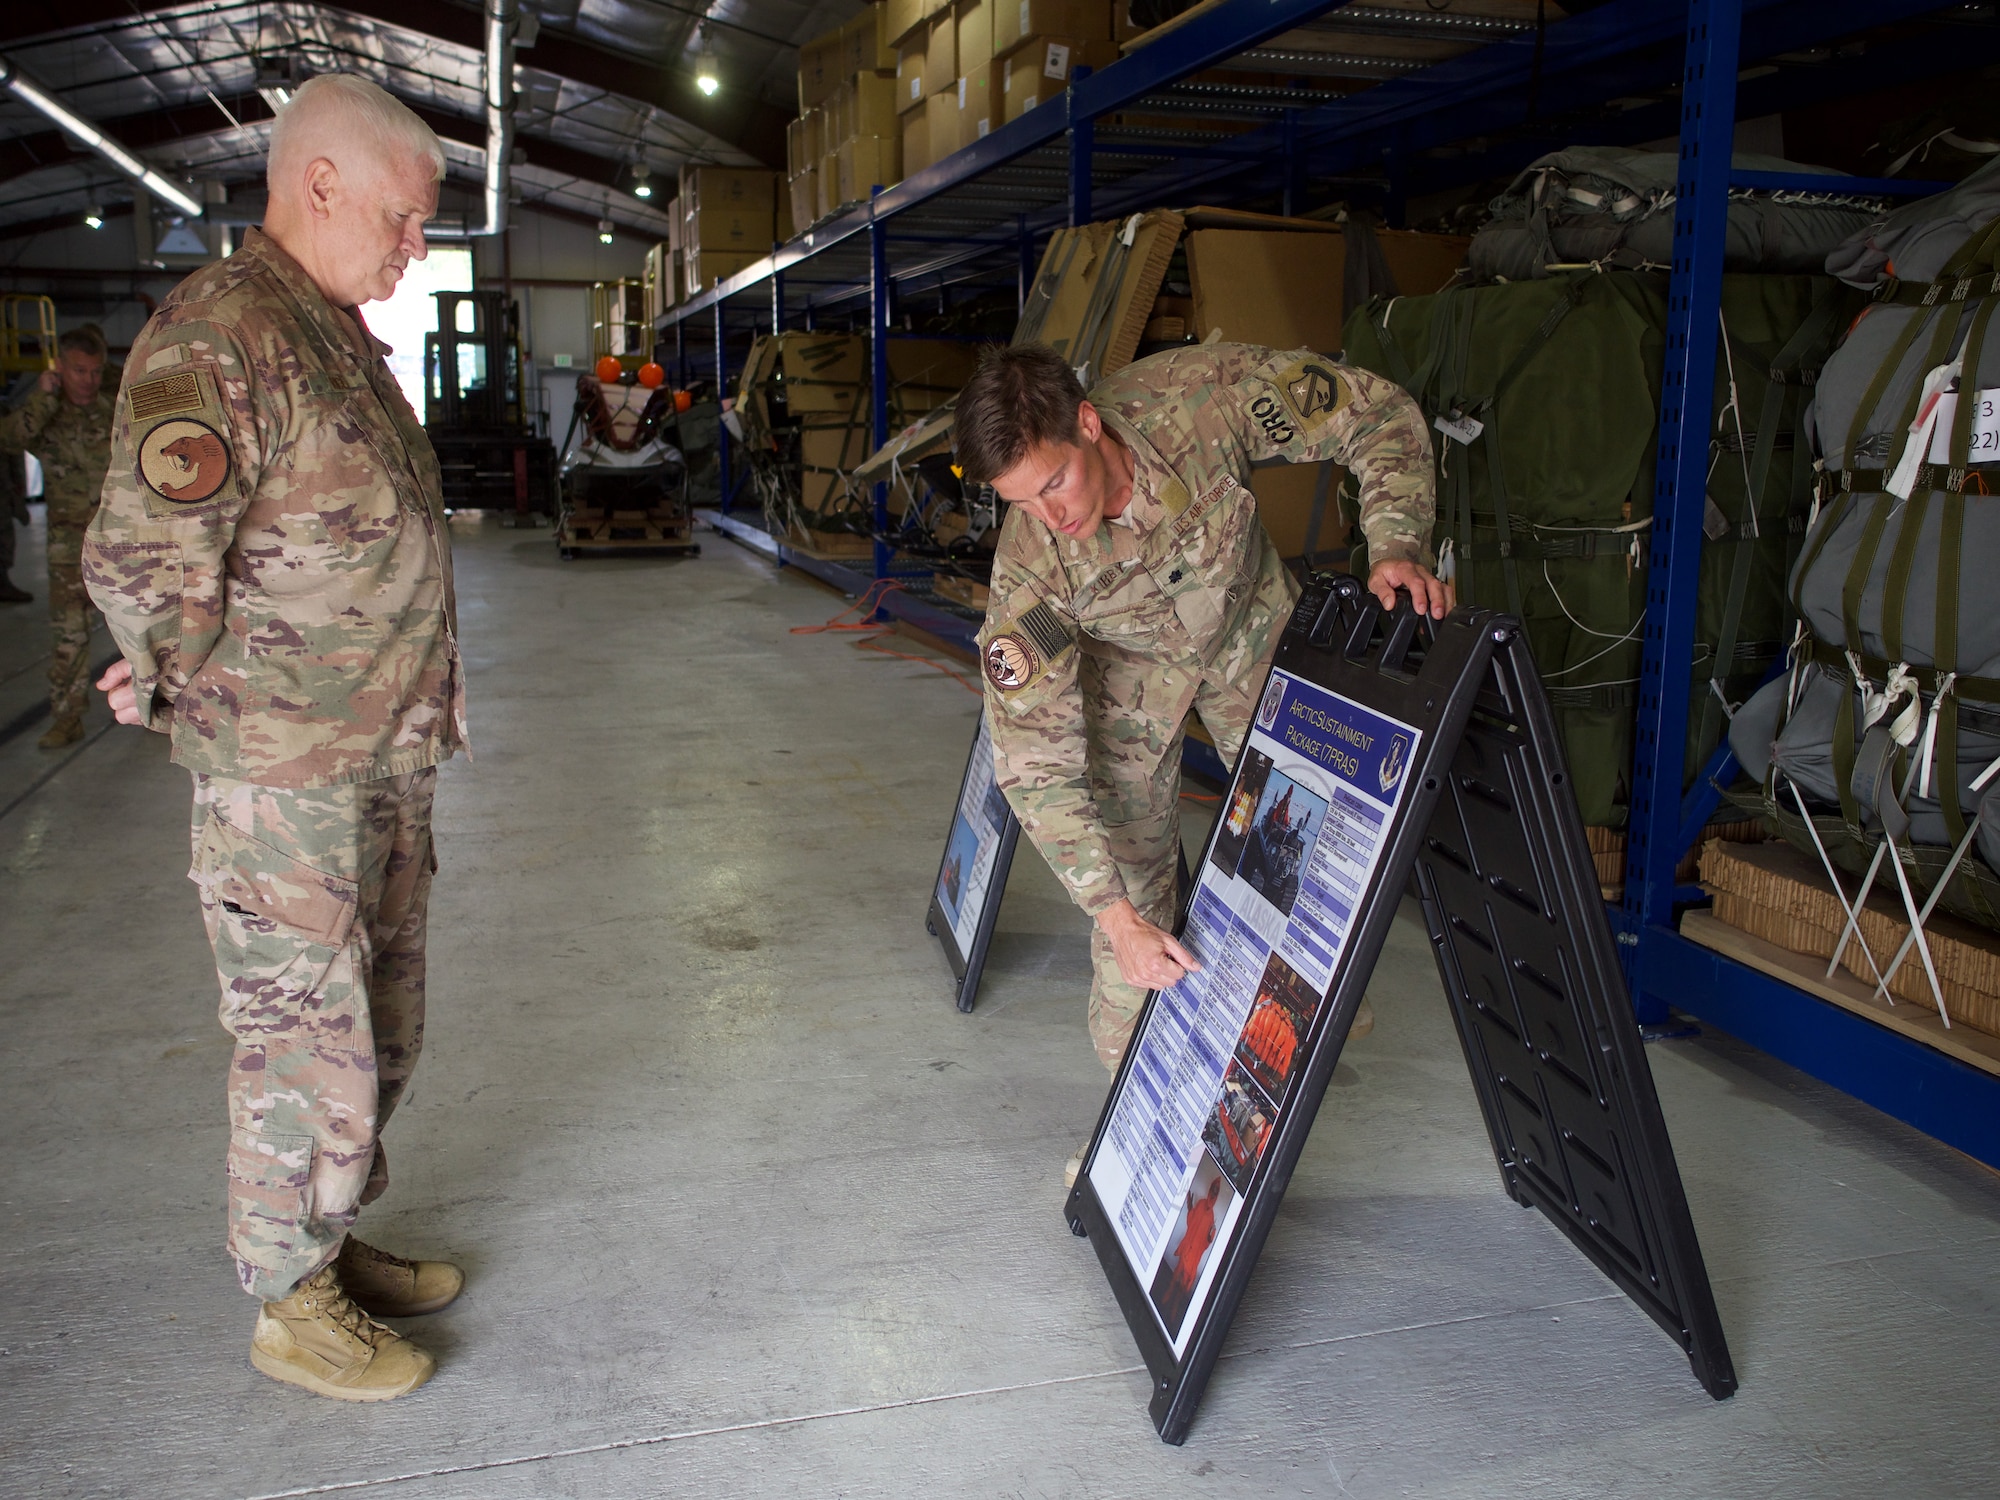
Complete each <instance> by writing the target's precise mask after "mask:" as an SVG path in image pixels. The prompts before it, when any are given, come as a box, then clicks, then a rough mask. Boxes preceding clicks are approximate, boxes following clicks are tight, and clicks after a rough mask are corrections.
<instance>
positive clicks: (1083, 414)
mask: <svg viewBox="0 0 2000 1500" xmlns="http://www.w3.org/2000/svg"><path fill="white" fill-rule="evenodd" d="M1076 428H1077V431H1078V432H1079V433H1081V434H1082V435H1083V440H1084V441H1085V442H1086V443H1094V442H1096V441H1097V439H1098V438H1099V436H1101V435H1102V434H1103V432H1104V419H1103V418H1102V417H1100V416H1098V414H1097V408H1096V407H1094V406H1092V405H1091V404H1090V402H1089V401H1087V400H1085V401H1079V402H1077V404H1076Z"/></svg>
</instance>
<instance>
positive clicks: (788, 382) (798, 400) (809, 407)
mask: <svg viewBox="0 0 2000 1500" xmlns="http://www.w3.org/2000/svg"><path fill="white" fill-rule="evenodd" d="M778 358H779V368H780V369H781V370H782V371H783V372H784V377H785V405H786V407H788V408H789V409H790V410H791V411H792V412H793V413H794V414H797V413H803V412H839V413H840V414H841V415H842V416H846V417H853V416H855V415H857V413H859V412H860V411H863V410H865V408H863V407H862V403H863V402H865V401H866V400H867V399H868V398H867V393H866V391H865V390H864V389H863V388H864V387H865V386H866V385H867V383H868V340H867V339H865V338H861V337H858V336H856V335H854V334H851V333H829V334H813V333H799V332H796V331H793V332H788V333H784V334H781V335H779V340H778Z"/></svg>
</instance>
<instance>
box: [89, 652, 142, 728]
mask: <svg viewBox="0 0 2000 1500" xmlns="http://www.w3.org/2000/svg"><path fill="white" fill-rule="evenodd" d="M97 690H98V691H99V692H100V693H102V694H104V701H105V702H106V703H107V704H108V705H110V708H111V717H112V718H114V719H116V720H117V721H118V722H119V723H120V724H144V723H145V722H146V721H145V720H144V719H142V718H140V717H139V695H138V694H137V693H136V692H134V691H133V690H132V663H130V662H129V661H126V660H125V659H124V658H123V657H120V658H119V659H118V660H117V661H114V662H113V663H112V664H111V665H110V667H109V668H107V669H106V671H105V673H104V675H103V676H102V677H100V678H98V679H97Z"/></svg>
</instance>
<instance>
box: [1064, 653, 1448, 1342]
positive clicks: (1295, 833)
mask: <svg viewBox="0 0 2000 1500" xmlns="http://www.w3.org/2000/svg"><path fill="white" fill-rule="evenodd" d="M1421 739H1422V732H1421V731H1420V730H1418V729H1417V728H1416V727H1415V726H1413V725H1410V724H1404V723H1399V722H1397V721H1396V720H1394V719H1390V718H1386V717H1384V716H1383V715H1382V714H1380V713H1377V712H1375V711H1374V710H1372V709H1369V708H1366V707H1364V706H1363V705H1361V704H1359V703H1356V702H1353V701H1351V700H1349V699H1346V698H1343V697H1341V696H1340V695H1339V694H1337V693H1333V692H1329V691H1327V690H1326V689H1324V688H1322V687H1318V686H1315V685H1314V684H1313V683H1311V682H1308V681H1306V680H1305V679H1304V678H1302V677H1297V676H1293V675H1292V674H1290V673H1287V672H1283V671H1277V672H1273V673H1272V674H1271V683H1270V687H1269V688H1268V689H1267V690H1266V692H1265V694H1264V696H1263V697H1262V699H1261V700H1260V701H1259V705H1258V712H1257V717H1256V721H1255V723H1254V725H1253V726H1252V729H1251V734H1250V742H1249V744H1248V745H1247V746H1246V747H1245V749H1244V752H1243V755H1242V758H1241V760H1240V762H1239V764H1238V767H1237V772H1236V776H1235V779H1234V780H1233V782H1232V783H1231V785H1230V788H1229V791H1228V793H1227V795H1226V796H1225V798H1224V800H1223V804H1222V813H1221V817H1220V818H1219V820H1218V823H1217V827H1216V830H1215V832H1214V834H1213V836H1212V837H1211V839H1210V843H1209V849H1208V854H1207V857H1206V858H1205V859H1204V860H1203V861H1202V865H1201V872H1200V875H1199V876H1198V878H1197V879H1196V882H1195V888H1194V894H1193V898H1192V900H1191V902H1190V904H1189V907H1188V915H1187V922H1186V925H1185V927H1184V929H1183V931H1182V933H1181V942H1182V943H1183V944H1184V945H1185V946H1186V947H1187V948H1188V949H1189V950H1190V951H1191V952H1192V953H1193V954H1194V955H1195V957H1196V958H1198V959H1200V960H1201V964H1202V967H1201V969H1200V970H1199V971H1198V972H1196V973H1193V974H1190V975H1188V976H1187V977H1186V978H1184V979H1183V980H1181V982H1180V983H1179V984H1177V985H1175V986H1174V987H1173V988H1172V989H1169V990H1164V991H1162V992H1161V993H1160V994H1159V995H1158V997H1157V998H1156V1000H1155V1002H1154V1005H1153V1008H1152V1010H1151V1011H1150V1012H1148V1016H1147V1021H1146V1024H1145V1025H1144V1027H1143V1028H1142V1030H1141V1031H1140V1032H1139V1034H1138V1035H1137V1037H1136V1038H1135V1039H1134V1041H1133V1048H1134V1053H1133V1057H1132V1059H1131V1062H1130V1065H1129V1067H1128V1069H1127V1072H1126V1074H1125V1075H1124V1077H1123V1078H1122V1080H1121V1085H1122V1086H1121V1087H1120V1088H1119V1090H1118V1093H1117V1097H1116V1099H1115V1101H1114V1102H1113V1104H1112V1106H1111V1109H1110V1116H1109V1121H1108V1123H1107V1125H1106V1126H1105V1128H1104V1129H1103V1130H1102V1132H1101V1133H1100V1137H1099V1144H1098V1146H1097V1150H1096V1153H1095V1155H1094V1156H1093V1157H1092V1159H1091V1163H1090V1174H1089V1175H1090V1181H1091V1185H1092V1188H1093V1190H1094V1191H1095V1193H1096V1195H1097V1199H1098V1202H1099V1204H1100V1205H1101V1206H1102V1209H1103V1212H1104V1215H1105V1217H1106V1218H1107V1219H1108V1220H1109V1221H1110V1223H1111V1226H1112V1228H1113V1230H1114V1232H1115V1233H1116V1235H1117V1238H1118V1244H1119V1246H1120V1248H1121V1250H1122V1251H1123V1253H1124V1255H1125V1258H1126V1260H1127V1261H1128V1262H1129V1264H1130V1267H1131V1272H1132V1276H1133V1279H1134V1280H1135V1281H1136V1282H1137V1283H1138V1285H1140V1286H1141V1287H1144V1288H1146V1289H1147V1295H1148V1299H1149V1301H1150V1304H1151V1307H1152V1311H1153V1314H1154V1316H1155V1317H1156V1318H1157V1319H1158V1322H1159V1328H1160V1332H1161V1334H1162V1335H1163V1337H1164V1338H1165V1340H1166V1342H1167V1345H1168V1347H1169V1348H1170V1349H1171V1350H1172V1351H1173V1354H1174V1356H1175V1357H1176V1358H1179V1357H1180V1355H1181V1354H1182V1353H1183V1352H1184V1351H1185V1350H1186V1348H1187V1344H1188V1339H1189V1337H1190V1334H1191V1332H1192V1330H1193V1328H1194V1327H1195V1325H1196V1323H1197V1322H1198V1320H1199V1315H1200V1312H1201V1309H1202V1307H1203V1305H1204V1304H1205V1303H1206V1301H1207V1300H1208V1297H1209V1295H1210V1291H1211V1289H1212V1287H1213V1285H1214V1282H1215V1276H1216V1271H1217V1267H1218V1266H1219V1265H1220V1264H1221V1262H1222V1259H1223V1256H1222V1253H1221V1252H1222V1250H1223V1249H1224V1248H1225V1247H1226V1246H1227V1245H1228V1243H1229V1241H1230V1238H1231V1235H1232V1233H1233V1231H1234V1230H1235V1228H1236V1225H1237V1221H1238V1218H1239V1216H1240V1214H1241V1212H1242V1209H1243V1204H1244V1202H1245V1199H1246V1196H1247V1194H1248V1193H1249V1191H1250V1187H1251V1183H1252V1180H1253V1178H1254V1177H1255V1175H1256V1172H1257V1168H1258V1165H1259V1163H1260V1161H1261V1159H1262V1156H1263V1152H1264V1149H1265V1147H1266V1145H1267V1144H1268V1142H1269V1141H1270V1139H1271V1137H1272V1134H1273V1133H1274V1131H1275V1130H1276V1128H1277V1126H1278V1124H1279V1123H1280V1121H1281V1120H1282V1119H1283V1118H1284V1114H1285V1111H1286V1107H1287V1103H1288V1101H1289V1100H1290V1098H1291V1096H1292V1094H1293V1092H1294V1088H1295V1084H1296V1080H1297V1077H1298V1072H1299V1069H1298V1063H1299V1061H1300V1060H1301V1059H1302V1058H1303V1057H1304V1056H1305V1055H1306V1052H1307V1046H1308V1042H1309V1039H1310V1038H1311V1036H1312V1035H1313V1032H1314V1029H1315V1027H1316V1026H1317V1025H1318V1023H1319V1022H1320V1020H1321V1018H1322V1016H1323V1014H1324V1012H1325V1009H1326V1000H1327V996H1328V993H1329V991H1330V989H1331V987H1332V985H1333V979H1334V974H1335V971H1336V969H1337V968H1338V966H1339V964H1340V960H1341V955H1342V953H1343V952H1344V950H1345V948H1346V945H1347V942H1348V939H1349V936H1350V934H1351V932H1352V929H1353V925H1354V921H1355V914H1356V912H1357V911H1358V910H1359V909H1360V906H1361V903H1362V900H1363V898H1364V896H1365V894H1366V893H1367V891H1368V890H1369V888H1370V886H1371V884H1372V883H1373V881H1374V877H1375V870H1376V866H1377V865H1378V863H1379V862H1380V860H1381V858H1382V853H1383V849H1384V847H1385V844H1386V834H1387V831H1388V829H1389V826H1390V824H1391V822H1392V820H1393V818H1394V816H1395V812H1396V808H1397V806H1398V804H1399V802H1400V801H1401V798H1402V796H1403V787H1404V782H1405V780H1406V779H1407V777H1406V773H1407V772H1408V770H1409V767H1410V765H1411V762H1412V760H1413V758H1414V755H1415V752H1416V750H1417V747H1418V744H1419V743H1420V741H1421Z"/></svg>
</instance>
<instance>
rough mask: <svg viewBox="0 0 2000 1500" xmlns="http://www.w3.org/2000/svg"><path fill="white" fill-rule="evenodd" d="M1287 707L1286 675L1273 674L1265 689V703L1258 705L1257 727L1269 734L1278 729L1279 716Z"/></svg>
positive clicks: (1280, 673)
mask: <svg viewBox="0 0 2000 1500" xmlns="http://www.w3.org/2000/svg"><path fill="white" fill-rule="evenodd" d="M1284 707H1285V674H1284V673H1282V672H1273V673H1272V674H1271V682H1270V685H1269V686H1268V687H1266V688H1265V689H1264V701H1263V702H1261V703H1259V704H1258V705H1257V727H1258V728H1259V729H1261V730H1263V731H1264V733H1266V734H1269V733H1270V732H1271V731H1272V730H1274V729H1276V728H1277V727H1278V715H1279V714H1280V713H1281V712H1282V711H1283V710H1284Z"/></svg>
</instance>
